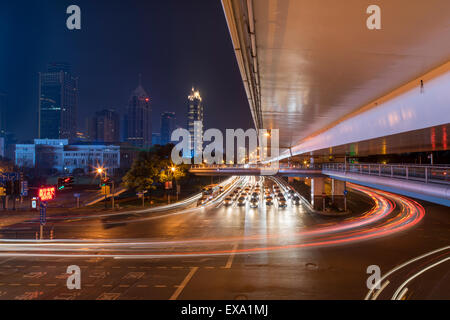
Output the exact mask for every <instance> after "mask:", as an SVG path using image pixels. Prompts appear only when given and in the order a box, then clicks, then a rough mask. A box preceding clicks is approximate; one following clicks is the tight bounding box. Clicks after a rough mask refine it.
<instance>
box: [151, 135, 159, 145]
mask: <svg viewBox="0 0 450 320" xmlns="http://www.w3.org/2000/svg"><path fill="white" fill-rule="evenodd" d="M160 144H161V134H160V133H157V132H153V133H152V145H153V146H156V145H160Z"/></svg>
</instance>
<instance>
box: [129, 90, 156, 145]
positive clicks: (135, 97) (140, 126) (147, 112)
mask: <svg viewBox="0 0 450 320" xmlns="http://www.w3.org/2000/svg"><path fill="white" fill-rule="evenodd" d="M151 114H152V109H151V106H150V97H149V96H148V94H147V93H146V92H145V90H144V88H142V85H141V83H140V81H139V86H138V87H137V88H136V90H134V91H133V93H132V94H131V97H130V100H129V102H128V108H127V117H128V142H129V143H131V144H132V145H134V146H136V147H139V148H146V147H149V146H151V144H152V121H151Z"/></svg>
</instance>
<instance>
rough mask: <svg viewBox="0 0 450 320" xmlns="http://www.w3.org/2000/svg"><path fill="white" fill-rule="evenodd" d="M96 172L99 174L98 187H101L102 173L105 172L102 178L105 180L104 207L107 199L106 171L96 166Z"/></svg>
mask: <svg viewBox="0 0 450 320" xmlns="http://www.w3.org/2000/svg"><path fill="white" fill-rule="evenodd" d="M97 173H98V174H99V175H100V188H101V187H102V182H101V181H102V174H103V173H104V174H105V178H104V180H105V209H106V208H107V204H106V199H107V194H106V178H107V173H106V170H105V169H104V168H101V167H100V168H97ZM113 208H114V205H113Z"/></svg>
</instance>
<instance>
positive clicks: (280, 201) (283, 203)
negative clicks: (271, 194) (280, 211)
mask: <svg viewBox="0 0 450 320" xmlns="http://www.w3.org/2000/svg"><path fill="white" fill-rule="evenodd" d="M278 206H279V207H280V208H285V207H287V203H286V199H284V198H283V199H278Z"/></svg>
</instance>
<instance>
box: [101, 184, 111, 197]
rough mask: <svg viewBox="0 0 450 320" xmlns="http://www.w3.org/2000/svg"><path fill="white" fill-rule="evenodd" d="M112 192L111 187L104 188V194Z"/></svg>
mask: <svg viewBox="0 0 450 320" xmlns="http://www.w3.org/2000/svg"><path fill="white" fill-rule="evenodd" d="M110 192H111V187H110V186H102V194H105V195H107V194H109V193H110Z"/></svg>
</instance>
